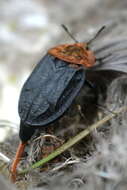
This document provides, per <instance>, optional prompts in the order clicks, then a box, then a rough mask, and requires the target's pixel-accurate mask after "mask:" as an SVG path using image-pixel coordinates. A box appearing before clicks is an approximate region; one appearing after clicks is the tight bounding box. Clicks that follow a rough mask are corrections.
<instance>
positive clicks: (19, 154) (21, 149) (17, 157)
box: [10, 142, 27, 183]
mask: <svg viewBox="0 0 127 190" xmlns="http://www.w3.org/2000/svg"><path fill="white" fill-rule="evenodd" d="M26 144H27V143H26V142H25V143H22V142H21V143H20V144H19V146H18V149H17V152H16V155H15V158H14V161H13V163H12V165H11V169H10V179H11V181H12V182H13V183H14V182H15V181H16V169H17V166H18V164H19V162H20V160H21V158H22V155H23V152H24V149H25V146H26Z"/></svg>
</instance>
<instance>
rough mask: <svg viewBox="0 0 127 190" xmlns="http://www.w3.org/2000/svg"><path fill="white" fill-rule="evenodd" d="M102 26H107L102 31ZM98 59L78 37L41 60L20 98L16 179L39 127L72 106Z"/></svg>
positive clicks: (15, 160)
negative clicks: (18, 168) (27, 145)
mask: <svg viewBox="0 0 127 190" xmlns="http://www.w3.org/2000/svg"><path fill="white" fill-rule="evenodd" d="M63 27H64V29H65V30H66V31H67V32H68V33H69V31H68V29H67V28H66V27H65V26H63ZM102 29H104V27H102V28H101V29H100V30H99V32H98V33H100V32H101V31H102ZM98 33H97V35H98ZM69 34H70V33H69ZM70 35H71V34H70ZM95 37H96V36H95ZM75 41H76V40H75ZM95 62H96V58H95V55H94V53H93V52H92V51H91V50H90V49H89V48H88V43H79V42H77V41H76V43H74V44H64V45H58V46H56V47H54V48H51V49H50V50H48V52H47V54H46V55H45V56H44V57H43V58H42V59H41V60H40V62H39V63H38V64H37V66H36V67H35V69H34V70H33V72H32V73H31V75H30V76H29V78H28V79H27V81H26V82H25V84H24V85H23V88H22V90H21V94H20V98H19V106H18V111H19V116H20V119H21V121H20V131H19V137H20V140H21V143H20V144H19V146H18V149H17V153H16V156H15V159H14V161H13V163H12V165H11V169H10V172H11V180H12V181H13V182H14V181H15V180H16V169H17V165H18V163H19V161H20V159H21V157H22V155H23V152H24V149H25V146H26V144H27V142H28V140H29V139H30V138H31V136H32V135H33V134H34V132H35V130H36V129H38V128H40V127H41V128H42V127H46V126H47V125H48V124H50V123H52V122H54V121H55V120H57V119H59V118H60V117H61V116H62V115H63V114H64V113H65V112H66V111H67V110H68V108H69V107H70V105H71V104H72V102H73V101H74V99H75V98H76V96H78V94H79V93H80V90H81V89H82V87H83V85H84V83H86V82H87V80H86V76H85V71H86V69H87V68H89V67H92V66H93V65H94V64H95Z"/></svg>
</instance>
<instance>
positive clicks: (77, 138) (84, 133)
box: [19, 106, 127, 174]
mask: <svg viewBox="0 0 127 190" xmlns="http://www.w3.org/2000/svg"><path fill="white" fill-rule="evenodd" d="M125 111H127V106H123V107H121V108H119V109H117V110H116V112H114V113H115V114H114V113H111V114H109V115H108V116H106V117H104V118H103V119H101V120H100V121H98V122H97V123H95V124H93V125H91V126H89V127H88V128H87V129H85V130H83V131H82V132H80V133H79V134H78V135H76V136H75V137H73V138H72V139H70V140H69V141H67V142H66V143H65V144H63V145H62V146H61V147H60V148H58V149H57V150H55V151H54V152H53V153H51V154H50V155H49V156H47V157H46V158H44V159H42V160H40V161H38V162H36V163H34V164H32V165H31V166H30V167H29V168H27V169H24V170H22V171H20V172H19V174H25V173H27V172H29V171H30V170H31V169H35V168H38V167H40V166H42V165H44V164H46V163H47V162H49V161H50V160H52V159H54V158H55V157H56V156H58V155H60V154H61V153H63V152H64V151H65V150H67V149H69V148H70V147H72V146H73V145H74V144H76V143H77V142H79V141H80V140H82V139H83V138H84V137H86V136H87V135H89V134H90V133H91V132H92V131H93V130H95V129H96V128H98V127H100V126H101V125H103V124H104V123H106V122H107V121H109V120H111V119H112V118H113V117H115V116H117V115H118V114H120V113H122V112H125Z"/></svg>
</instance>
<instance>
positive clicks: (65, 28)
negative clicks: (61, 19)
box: [61, 24, 79, 43]
mask: <svg viewBox="0 0 127 190" xmlns="http://www.w3.org/2000/svg"><path fill="white" fill-rule="evenodd" d="M61 26H62V27H63V29H64V30H65V32H67V34H68V35H69V36H70V37H71V38H72V39H73V40H74V41H75V42H76V43H79V42H78V41H77V40H76V39H75V37H74V36H73V35H72V34H71V32H70V31H69V30H68V28H67V27H66V26H65V25H64V24H61Z"/></svg>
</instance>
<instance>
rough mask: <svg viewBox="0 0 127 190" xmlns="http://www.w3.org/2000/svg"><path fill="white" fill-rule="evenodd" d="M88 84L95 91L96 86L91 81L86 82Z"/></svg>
mask: <svg viewBox="0 0 127 190" xmlns="http://www.w3.org/2000/svg"><path fill="white" fill-rule="evenodd" d="M86 83H87V85H88V86H89V87H90V88H92V89H95V87H96V86H95V84H93V83H92V82H91V81H89V80H86Z"/></svg>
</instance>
